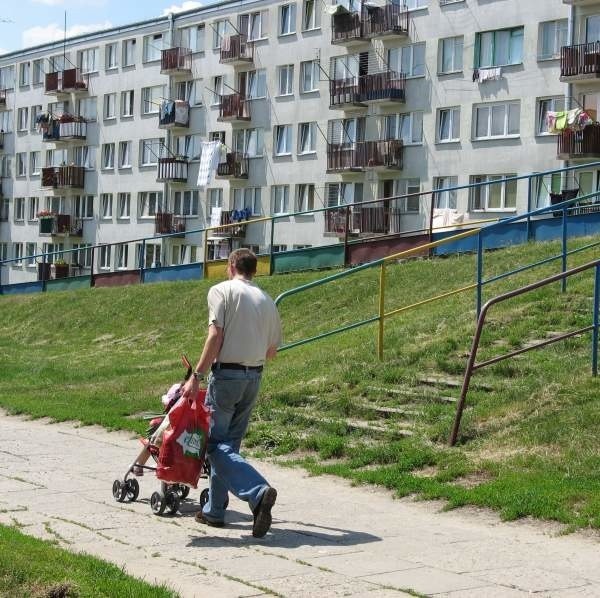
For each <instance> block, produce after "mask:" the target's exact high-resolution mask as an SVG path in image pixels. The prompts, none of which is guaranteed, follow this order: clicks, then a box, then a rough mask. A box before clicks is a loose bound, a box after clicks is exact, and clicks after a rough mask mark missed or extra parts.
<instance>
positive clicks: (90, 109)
mask: <svg viewBox="0 0 600 598" xmlns="http://www.w3.org/2000/svg"><path fill="white" fill-rule="evenodd" d="M97 104H98V102H97V101H96V98H81V99H80V100H77V114H78V115H79V116H81V117H82V118H85V120H87V121H94V120H96V118H98V108H97Z"/></svg>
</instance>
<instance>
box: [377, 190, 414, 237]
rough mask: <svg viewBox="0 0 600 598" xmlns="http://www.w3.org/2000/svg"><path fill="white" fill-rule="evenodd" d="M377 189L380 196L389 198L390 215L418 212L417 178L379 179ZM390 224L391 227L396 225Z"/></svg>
mask: <svg viewBox="0 0 600 598" xmlns="http://www.w3.org/2000/svg"><path fill="white" fill-rule="evenodd" d="M379 189H380V191H379V195H380V196H381V197H383V198H390V208H391V210H392V215H398V214H409V213H418V212H419V209H420V192H421V181H420V180H419V179H386V180H383V181H381V183H380V187H379ZM392 220H394V219H392ZM391 224H392V227H395V226H396V225H395V223H394V222H392V223H391ZM396 232H399V231H396Z"/></svg>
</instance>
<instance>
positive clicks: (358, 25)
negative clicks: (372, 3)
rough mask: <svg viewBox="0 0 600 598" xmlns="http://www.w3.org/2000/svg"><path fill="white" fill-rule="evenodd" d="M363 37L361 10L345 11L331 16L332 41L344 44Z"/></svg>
mask: <svg viewBox="0 0 600 598" xmlns="http://www.w3.org/2000/svg"><path fill="white" fill-rule="evenodd" d="M361 39H363V26H362V19H361V17H360V13H359V12H343V13H339V14H336V15H332V17H331V43H332V44H344V43H348V42H353V41H360V40H361Z"/></svg>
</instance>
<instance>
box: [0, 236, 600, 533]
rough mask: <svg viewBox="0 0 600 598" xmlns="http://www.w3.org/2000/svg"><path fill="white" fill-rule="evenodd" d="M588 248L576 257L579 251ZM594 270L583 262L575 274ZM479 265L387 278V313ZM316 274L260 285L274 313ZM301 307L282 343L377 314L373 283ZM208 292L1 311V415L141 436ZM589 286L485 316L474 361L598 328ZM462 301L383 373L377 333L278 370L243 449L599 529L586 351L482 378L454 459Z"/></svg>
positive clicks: (469, 319)
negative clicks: (451, 438)
mask: <svg viewBox="0 0 600 598" xmlns="http://www.w3.org/2000/svg"><path fill="white" fill-rule="evenodd" d="M587 242H589V239H587V240H581V241H577V242H572V246H573V247H574V246H576V245H577V244H579V245H581V244H583V243H587ZM558 251H559V246H558V245H557V244H554V243H548V244H539V245H531V246H525V247H517V248H511V249H507V250H502V251H496V252H492V253H490V254H488V255H487V256H486V271H485V273H486V276H492V275H494V274H497V273H500V272H503V271H504V270H505V269H506V268H507V265H508V266H510V267H511V268H512V267H517V266H518V265H520V264H526V263H530V262H532V261H536V260H539V259H542V258H544V257H547V256H549V255H555V254H557V253H558ZM595 257H597V253H595V252H594V250H587V251H585V252H582V253H580V254H577V255H576V256H573V257H571V258H570V261H569V265H570V266H573V265H575V264H580V263H583V262H586V261H590V260H591V259H593V258H595ZM558 268H559V264H558V262H555V263H554V264H553V265H550V266H543V267H541V268H538V269H537V270H536V271H535V273H531V272H529V273H523V274H520V275H518V276H516V277H513V278H510V279H508V280H504V281H501V282H499V283H494V284H493V285H490V286H489V287H487V288H486V297H488V298H489V297H491V296H493V294H495V293H496V292H501V291H503V290H507V289H509V288H514V287H515V286H518V285H521V284H524V283H526V282H530V281H532V280H535V279H537V278H539V277H541V276H542V275H549V274H550V273H554V272H556V271H557V270H558ZM474 271H475V261H474V257H473V256H471V255H463V256H455V257H450V258H446V259H438V260H421V261H412V262H408V263H405V264H401V265H394V266H391V267H390V268H389V270H388V285H387V294H386V304H387V309H394V308H397V307H400V306H402V305H407V304H409V303H412V302H414V301H418V300H420V299H424V298H427V297H429V296H430V295H432V294H436V293H441V292H444V291H449V290H451V289H454V288H457V287H460V286H463V285H466V284H469V283H471V282H472V281H473V273H474ZM322 276H323V273H303V274H297V275H289V276H276V277H272V278H264V279H261V280H260V284H261V286H263V287H264V288H265V289H266V290H267V291H268V292H270V293H271V294H272V295H273V296H275V295H277V294H278V293H279V292H281V291H283V290H286V289H288V288H291V287H293V286H296V285H298V284H302V283H304V282H307V281H309V280H313V279H315V278H320V277H322ZM351 280H352V282H351V283H350V284H349V283H348V282H347V281H346V282H342V281H340V282H338V283H335V284H332V285H329V286H328V287H320V288H317V289H314V290H312V291H310V292H307V293H305V294H302V295H297V296H295V297H293V298H291V299H290V300H289V301H288V302H286V303H284V304H283V306H282V309H281V312H282V317H283V320H284V327H285V335H286V340H287V341H291V340H296V339H299V338H303V337H304V336H306V335H309V334H310V335H312V334H314V333H316V332H319V331H325V330H327V329H329V328H331V327H332V326H335V325H340V324H342V323H348V322H351V321H355V320H356V319H360V318H366V317H370V316H372V315H375V314H376V312H377V304H378V296H377V280H378V271H377V270H371V271H365V272H363V273H361V274H359V275H357V276H356V277H355V278H353V279H351ZM208 286H209V283H208V282H205V281H201V282H186V283H165V284H157V285H146V286H142V287H137V286H135V287H126V288H112V289H90V290H82V291H76V292H70V293H58V292H57V293H48V294H46V295H43V296H41V295H32V296H15V297H10V296H8V297H3V298H1V300H0V303H1V305H2V313H3V317H2V324H0V362H1V363H2V368H1V370H0V405H2V406H4V407H5V408H7V409H9V410H10V411H12V412H14V413H20V412H25V413H29V414H32V415H34V416H42V415H49V416H51V417H54V418H56V419H59V420H64V419H76V420H80V421H82V422H84V423H99V424H102V425H104V426H106V427H109V428H127V429H131V430H138V431H140V430H142V429H143V428H144V426H145V424H144V422H142V421H140V420H139V419H136V418H135V417H134V418H130V417H128V416H130V415H132V414H136V413H139V412H142V411H146V410H150V411H156V410H158V408H159V402H158V396H159V395H160V394H162V393H163V392H164V391H165V389H166V388H168V386H169V385H170V384H171V383H172V382H173V381H175V380H177V379H178V377H179V376H180V374H181V368H180V366H179V361H178V358H179V354H180V353H181V352H184V351H185V352H187V353H188V355H189V356H190V357H191V358H192V359H193V360H195V359H197V357H198V355H199V352H200V349H201V346H202V343H203V339H204V330H205V321H206V306H205V296H206V290H207V288H208ZM592 287H593V284H592V277H591V274H587V275H585V276H579V277H577V279H576V280H575V279H573V280H572V281H571V282H570V283H569V292H568V293H567V294H566V295H562V294H560V293H559V288H558V285H553V286H552V287H548V288H546V289H544V290H540V291H536V292H535V293H532V294H530V295H527V296H525V297H521V298H516V299H513V300H511V301H509V302H507V303H506V304H504V305H502V306H500V307H498V308H495V309H494V310H493V311H492V312H491V314H490V326H489V327H488V328H487V329H486V331H485V333H484V336H483V342H482V348H481V351H480V354H479V357H480V359H483V358H486V357H491V356H493V355H495V354H497V353H498V352H503V351H507V350H510V349H511V348H517V347H520V346H522V344H523V343H525V342H527V341H531V340H534V339H543V338H546V336H547V334H548V333H556V332H566V331H568V330H571V329H573V328H575V327H583V326H585V325H587V324H589V323H591V308H592V295H593V292H592ZM473 308H474V298H473V292H469V293H465V294H462V295H457V296H454V297H451V298H448V299H446V300H444V301H441V302H438V303H435V304H432V305H431V306H429V307H427V308H421V309H418V310H415V311H412V312H409V313H406V314H404V315H401V316H398V317H395V318H392V319H390V320H389V321H388V323H387V325H386V345H385V347H386V348H385V359H384V361H383V362H382V363H380V362H378V361H377V359H376V356H375V333H376V327H375V326H374V325H370V326H366V327H363V328H359V329H357V330H354V331H352V332H348V333H345V334H342V335H339V336H335V337H332V338H329V339H326V340H322V341H319V342H317V343H313V344H310V345H306V346H303V347H299V348H295V349H292V350H289V351H287V352H284V353H282V354H281V355H280V356H279V357H278V358H277V360H275V362H274V363H273V364H272V365H270V367H269V368H268V370H267V372H266V374H265V379H264V385H263V393H262V395H263V397H262V400H261V402H260V404H259V406H258V408H257V410H256V412H255V418H254V422H253V424H252V426H251V430H250V433H249V436H248V439H247V443H246V446H247V447H248V448H249V450H252V451H253V452H254V453H255V454H258V455H273V456H276V457H278V458H281V459H282V460H285V461H286V462H292V463H299V464H301V465H303V466H305V467H307V468H308V469H310V470H312V471H314V472H316V473H319V472H328V473H334V474H338V475H342V476H345V477H348V478H350V479H353V480H355V481H357V482H359V483H363V482H364V483H376V484H382V485H385V486H388V487H390V488H393V489H395V490H396V491H397V492H398V494H399V495H405V494H408V493H417V494H420V495H421V496H423V497H445V498H446V499H448V501H449V504H450V505H451V506H454V505H461V504H467V503H470V504H480V505H487V506H491V507H493V508H496V509H498V510H500V511H501V513H502V515H503V516H505V517H507V518H514V517H519V516H524V515H533V516H536V517H541V518H550V519H556V520H559V521H563V522H565V523H568V524H570V525H572V526H573V527H584V526H592V527H600V498H599V497H600V492H599V490H600V481H599V477H598V475H597V472H598V469H599V467H598V466H599V465H600V451H599V449H598V445H597V442H595V440H596V438H597V429H598V424H599V423H600V406H599V404H598V401H597V399H596V395H597V390H598V389H597V382H596V380H593V379H592V378H591V377H590V376H589V368H590V337H589V335H587V334H586V335H583V336H582V337H581V338H575V339H572V340H569V341H566V342H563V343H560V344H557V345H554V346H552V347H550V348H546V349H544V350H539V351H533V352H530V353H527V354H525V355H523V356H521V357H519V358H517V359H516V360H512V361H508V362H503V363H501V364H498V365H496V366H494V367H491V368H488V369H485V370H482V371H480V372H477V373H476V374H475V377H474V380H473V385H472V391H471V392H470V394H469V397H468V402H469V409H468V410H467V411H466V413H465V417H464V419H463V428H462V436H461V438H462V442H461V444H460V445H459V446H458V447H457V448H455V449H448V448H447V446H446V439H447V436H448V433H449V430H450V426H451V422H452V418H453V415H454V405H453V404H451V403H448V402H444V401H442V400H441V397H446V396H450V395H452V396H454V397H456V396H457V395H458V390H457V389H455V388H446V387H445V386H444V385H440V384H425V383H423V381H422V378H423V377H433V376H440V375H441V376H444V377H451V378H453V379H456V380H460V378H461V376H462V373H463V371H464V367H465V363H466V355H467V353H468V351H469V348H470V343H471V338H472V334H473V330H474V320H475V317H474V309H473Z"/></svg>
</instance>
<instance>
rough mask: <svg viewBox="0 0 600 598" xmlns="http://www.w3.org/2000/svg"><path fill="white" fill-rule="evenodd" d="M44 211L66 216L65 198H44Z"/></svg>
mask: <svg viewBox="0 0 600 598" xmlns="http://www.w3.org/2000/svg"><path fill="white" fill-rule="evenodd" d="M44 209H45V210H48V211H49V212H52V213H53V214H66V210H65V198H64V197H60V196H48V195H47V196H46V197H44Z"/></svg>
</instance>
